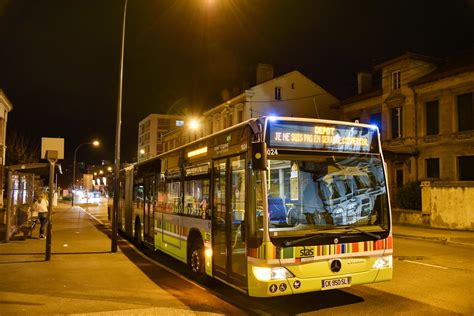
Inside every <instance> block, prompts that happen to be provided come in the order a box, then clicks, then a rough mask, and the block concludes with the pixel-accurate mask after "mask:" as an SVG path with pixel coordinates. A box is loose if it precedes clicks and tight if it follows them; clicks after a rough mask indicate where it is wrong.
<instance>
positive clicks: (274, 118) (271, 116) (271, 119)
mask: <svg viewBox="0 0 474 316" xmlns="http://www.w3.org/2000/svg"><path fill="white" fill-rule="evenodd" d="M268 120H269V121H271V122H275V121H276V120H278V116H276V115H270V116H269V117H268Z"/></svg>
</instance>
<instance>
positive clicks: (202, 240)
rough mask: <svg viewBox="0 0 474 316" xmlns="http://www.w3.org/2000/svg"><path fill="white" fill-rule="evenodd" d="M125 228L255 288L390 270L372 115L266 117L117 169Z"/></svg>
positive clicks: (273, 292)
mask: <svg viewBox="0 0 474 316" xmlns="http://www.w3.org/2000/svg"><path fill="white" fill-rule="evenodd" d="M119 200H120V205H119V229H120V230H121V232H122V233H123V234H125V235H126V236H128V237H129V238H130V239H133V240H134V241H135V242H136V243H138V244H140V245H145V246H149V247H151V248H153V249H154V250H159V251H161V252H163V253H166V254H168V255H171V256H173V257H175V258H177V259H178V260H181V261H183V262H184V263H186V264H187V265H188V267H189V268H190V270H191V272H192V273H193V275H195V276H196V278H197V279H206V278H209V277H212V278H215V279H218V280H220V281H222V282H224V283H226V284H228V285H230V286H232V287H234V288H236V289H238V290H240V291H242V292H245V293H247V294H248V295H250V296H255V297H272V296H278V295H290V294H297V293H304V292H311V291H320V290H329V289H336V288H344V287H350V286H353V285H357V284H366V283H373V282H379V281H386V280H390V279H391V278H392V229H391V216H390V203H389V198H388V188H387V178H386V170H385V164H384V160H383V156H382V152H381V145H380V139H379V132H378V129H377V127H376V126H371V125H364V124H355V123H349V122H338V121H328V120H319V119H305V118H293V117H291V118H290V117H261V118H254V119H251V120H248V121H246V122H243V123H240V124H238V125H235V126H233V127H230V128H227V129H225V130H222V131H220V132H218V133H215V134H212V135H209V136H206V137H204V138H201V139H199V140H196V141H193V142H191V143H189V144H186V145H183V146H181V147H179V148H176V149H173V150H171V151H169V152H166V153H163V154H161V155H159V156H157V157H154V158H152V159H149V160H147V161H144V162H141V163H138V164H135V165H133V166H130V167H128V168H125V169H124V170H122V172H121V179H120V195H119Z"/></svg>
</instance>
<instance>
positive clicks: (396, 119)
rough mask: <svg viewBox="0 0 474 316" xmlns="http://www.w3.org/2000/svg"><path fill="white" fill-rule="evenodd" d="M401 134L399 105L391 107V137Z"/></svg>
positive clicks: (400, 110)
mask: <svg viewBox="0 0 474 316" xmlns="http://www.w3.org/2000/svg"><path fill="white" fill-rule="evenodd" d="M402 136H403V111H402V108H401V107H398V108H393V109H392V139H397V138H402Z"/></svg>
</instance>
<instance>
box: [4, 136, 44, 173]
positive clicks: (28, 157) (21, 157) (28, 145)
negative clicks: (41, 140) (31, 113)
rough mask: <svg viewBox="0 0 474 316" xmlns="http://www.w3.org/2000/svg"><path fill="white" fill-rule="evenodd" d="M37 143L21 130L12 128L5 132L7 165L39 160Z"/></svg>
mask: <svg viewBox="0 0 474 316" xmlns="http://www.w3.org/2000/svg"><path fill="white" fill-rule="evenodd" d="M39 152H40V148H39V144H38V143H37V142H34V141H33V140H32V138H31V137H30V136H29V135H27V134H25V133H24V132H23V131H19V130H15V129H12V130H10V131H9V132H8V134H7V152H6V157H5V160H6V161H5V162H6V165H7V166H11V165H17V164H24V163H32V162H38V161H39Z"/></svg>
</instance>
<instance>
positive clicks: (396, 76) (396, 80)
mask: <svg viewBox="0 0 474 316" xmlns="http://www.w3.org/2000/svg"><path fill="white" fill-rule="evenodd" d="M400 85H401V84H400V70H397V71H394V72H392V90H399V89H400Z"/></svg>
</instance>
